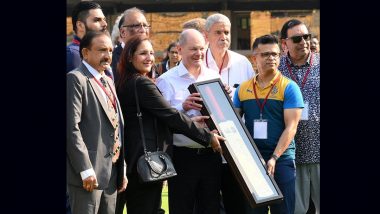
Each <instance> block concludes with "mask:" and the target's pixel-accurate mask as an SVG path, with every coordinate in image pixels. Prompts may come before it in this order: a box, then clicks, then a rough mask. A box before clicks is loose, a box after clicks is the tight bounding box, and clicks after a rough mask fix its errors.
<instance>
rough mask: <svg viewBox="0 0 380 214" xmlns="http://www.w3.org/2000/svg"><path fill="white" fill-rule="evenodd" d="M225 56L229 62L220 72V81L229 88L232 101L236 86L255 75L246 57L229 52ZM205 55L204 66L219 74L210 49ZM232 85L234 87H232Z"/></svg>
mask: <svg viewBox="0 0 380 214" xmlns="http://www.w3.org/2000/svg"><path fill="white" fill-rule="evenodd" d="M227 54H228V59H229V60H228V64H227V66H226V67H225V68H223V69H222V70H221V79H222V82H223V83H225V84H227V85H229V86H230V88H231V90H232V93H231V94H232V100H233V96H234V95H235V90H236V88H237V86H238V85H240V84H241V83H242V82H244V81H247V80H249V79H251V78H252V77H253V76H254V75H255V72H254V70H253V68H252V64H251V62H249V60H248V59H247V57H245V56H243V55H241V54H239V53H236V52H233V51H231V50H227ZM206 55H207V57H205V60H204V65H205V66H206V67H208V68H210V69H212V70H215V71H217V72H219V67H218V65H217V64H216V62H215V59H214V57H213V56H212V53H211V49H207V51H206ZM206 59H207V60H206ZM234 85H235V86H236V87H234Z"/></svg>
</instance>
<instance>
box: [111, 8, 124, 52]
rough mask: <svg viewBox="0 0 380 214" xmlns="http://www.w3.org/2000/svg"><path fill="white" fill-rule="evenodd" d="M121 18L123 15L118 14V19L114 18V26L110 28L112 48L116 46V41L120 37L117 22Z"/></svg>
mask: <svg viewBox="0 0 380 214" xmlns="http://www.w3.org/2000/svg"><path fill="white" fill-rule="evenodd" d="M122 16H123V14H120V15H119V16H118V17H116V19H115V24H114V25H113V27H112V33H111V39H112V43H113V45H114V46H115V45H116V43H117V40H118V38H119V37H120V31H119V22H120V19H121V17H122Z"/></svg>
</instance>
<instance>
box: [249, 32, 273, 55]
mask: <svg viewBox="0 0 380 214" xmlns="http://www.w3.org/2000/svg"><path fill="white" fill-rule="evenodd" d="M259 44H263V45H265V44H277V45H278V39H277V36H274V35H270V34H267V35H264V36H260V37H257V38H256V39H255V41H254V42H253V45H252V51H255V49H257V47H259Z"/></svg>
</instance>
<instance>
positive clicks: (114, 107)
mask: <svg viewBox="0 0 380 214" xmlns="http://www.w3.org/2000/svg"><path fill="white" fill-rule="evenodd" d="M94 79H95V81H96V83H98V85H99V86H100V87H101V88H102V89H103V91H104V93H106V95H107V97H108V99H109V100H110V101H111V104H112V106H113V109H115V111H116V112H117V109H116V97H115V93H113V91H112V89H111V87H110V85H109V84H108V82H107V84H108V87H109V88H110V91H111V93H112V95H113V99H111V98H112V97H111V95H110V94H109V93H108V91H107V89H106V88H104V86H103V84H102V83H100V82H99V80H97V79H96V78H95V77H94Z"/></svg>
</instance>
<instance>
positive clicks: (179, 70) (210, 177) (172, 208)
mask: <svg viewBox="0 0 380 214" xmlns="http://www.w3.org/2000/svg"><path fill="white" fill-rule="evenodd" d="M204 51H205V40H204V38H203V36H202V34H201V33H200V32H199V31H197V30H194V29H186V30H184V31H183V32H182V33H181V35H180V38H179V46H178V52H179V53H180V55H182V61H181V63H180V64H179V65H178V66H176V67H174V68H172V69H170V70H169V71H167V72H166V73H164V74H163V75H161V76H160V77H159V78H158V79H157V82H156V84H157V86H158V88H159V89H160V91H161V92H162V95H163V96H164V97H165V99H166V100H167V101H169V102H170V104H171V105H172V106H173V107H175V108H176V109H178V110H179V111H182V112H184V113H186V114H187V115H189V116H190V117H193V116H197V115H200V112H199V110H200V109H201V107H202V106H201V105H200V104H197V103H196V102H195V101H200V100H201V98H200V97H199V93H193V94H190V92H189V91H188V89H187V88H188V86H189V85H190V84H192V83H194V82H199V81H204V80H209V79H215V78H219V77H220V76H219V75H218V73H217V72H216V71H214V70H211V69H208V68H206V67H205V66H204V65H203V59H204ZM219 152H221V150H219ZM173 162H174V164H175V167H176V170H177V173H178V175H177V176H176V177H174V178H172V179H170V180H169V182H168V183H169V212H170V213H171V214H179V213H192V212H193V208H194V202H195V200H196V201H197V203H199V204H198V205H197V206H199V209H201V210H202V211H203V212H204V213H209V214H217V213H219V191H220V176H221V174H220V173H221V171H220V170H221V156H220V154H219V153H217V152H216V151H213V149H212V148H211V147H208V148H204V147H202V146H201V145H200V144H198V143H197V142H195V141H193V140H191V139H189V138H187V137H186V136H184V135H181V134H174V135H173Z"/></svg>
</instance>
